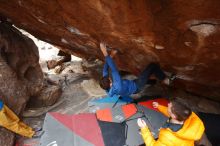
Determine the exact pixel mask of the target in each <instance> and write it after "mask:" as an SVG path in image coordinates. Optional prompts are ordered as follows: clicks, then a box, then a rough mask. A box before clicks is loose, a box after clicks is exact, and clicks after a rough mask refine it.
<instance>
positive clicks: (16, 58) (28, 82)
mask: <svg viewBox="0 0 220 146" xmlns="http://www.w3.org/2000/svg"><path fill="white" fill-rule="evenodd" d="M0 52H1V53H0V84H1V86H0V99H1V100H3V101H4V103H5V104H6V105H8V106H9V107H10V108H11V109H12V110H13V111H14V112H15V113H16V114H19V113H20V112H21V111H22V110H23V109H24V108H25V105H26V102H27V100H28V99H29V98H30V97H31V96H34V95H36V94H37V93H38V92H39V91H40V90H41V88H42V85H43V73H42V70H41V68H40V65H39V62H38V60H39V55H38V49H37V47H36V46H35V44H34V43H33V41H32V40H31V39H29V38H28V37H26V36H24V35H22V34H21V33H20V32H19V31H17V30H16V29H15V28H13V27H12V26H10V25H7V24H3V23H1V24H0ZM13 138H14V134H12V133H11V132H9V131H7V130H6V129H2V128H0V145H1V146H11V145H12V144H13Z"/></svg>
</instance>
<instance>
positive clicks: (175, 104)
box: [170, 98, 192, 121]
mask: <svg viewBox="0 0 220 146" xmlns="http://www.w3.org/2000/svg"><path fill="white" fill-rule="evenodd" d="M170 102H171V103H172V107H171V111H172V113H173V114H175V116H176V119H177V120H178V121H185V120H186V119H187V118H188V117H189V116H190V115H191V114H192V110H191V109H190V108H189V107H187V106H186V105H185V104H184V103H182V102H181V101H179V100H178V99H177V98H173V99H171V100H170Z"/></svg>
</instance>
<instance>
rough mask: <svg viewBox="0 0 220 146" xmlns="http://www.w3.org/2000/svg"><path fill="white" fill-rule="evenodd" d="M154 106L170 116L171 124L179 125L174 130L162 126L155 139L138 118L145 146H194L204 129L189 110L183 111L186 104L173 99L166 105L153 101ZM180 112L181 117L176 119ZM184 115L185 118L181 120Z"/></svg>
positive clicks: (201, 123) (197, 118)
mask: <svg viewBox="0 0 220 146" xmlns="http://www.w3.org/2000/svg"><path fill="white" fill-rule="evenodd" d="M155 104H156V105H155ZM179 106H180V107H179ZM154 107H155V108H158V109H159V111H160V112H162V113H163V114H164V115H165V116H167V117H170V119H171V124H172V121H174V124H175V125H179V127H180V128H179V129H177V131H175V130H173V129H172V128H169V127H162V128H161V129H160V132H159V136H158V139H157V140H155V139H154V138H153V136H152V134H151V132H150V130H149V129H148V127H147V126H146V123H145V122H144V121H143V120H141V119H138V125H139V127H141V135H142V138H143V140H144V142H145V144H146V146H194V142H195V141H197V140H200V138H201V137H202V135H203V133H204V130H205V128H204V125H203V122H202V121H201V120H200V118H199V117H198V116H197V115H196V114H195V113H194V112H191V110H190V112H189V111H188V112H186V111H184V108H187V107H186V106H184V105H182V104H181V103H180V102H177V101H176V100H173V101H171V102H170V103H169V104H168V107H164V106H161V105H159V104H158V103H154ZM184 112H185V113H184ZM181 114H182V117H180V119H178V118H177V117H178V115H179V116H181ZM184 116H185V120H183V119H184ZM181 120H182V121H181ZM175 121H177V122H175ZM178 122H179V123H178ZM176 123H178V124H176Z"/></svg>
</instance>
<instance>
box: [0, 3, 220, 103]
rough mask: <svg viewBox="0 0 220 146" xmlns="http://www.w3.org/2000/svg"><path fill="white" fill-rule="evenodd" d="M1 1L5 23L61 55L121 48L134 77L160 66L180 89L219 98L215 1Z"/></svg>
mask: <svg viewBox="0 0 220 146" xmlns="http://www.w3.org/2000/svg"><path fill="white" fill-rule="evenodd" d="M0 1H1V5H0V14H1V15H2V17H4V18H5V20H7V21H11V22H12V23H14V24H16V26H18V27H20V28H23V29H25V30H27V31H28V32H30V33H32V34H33V35H35V36H36V37H38V38H40V39H42V40H45V41H47V42H50V43H53V44H55V45H59V46H61V47H62V49H63V50H67V51H68V52H70V53H72V54H75V55H78V56H82V57H85V58H100V59H103V57H102V55H101V53H100V51H99V50H98V48H99V47H98V44H99V42H100V41H105V42H106V43H107V44H109V46H112V47H117V48H119V50H120V52H121V54H120V55H118V56H116V62H117V65H118V66H119V67H120V69H121V70H125V71H129V72H131V73H134V74H138V73H139V72H140V71H141V70H142V69H143V68H144V67H145V66H146V65H147V64H149V63H150V62H152V61H159V62H160V63H161V65H162V67H163V68H164V69H165V70H166V71H169V72H175V73H177V74H179V75H180V76H179V78H180V79H179V80H178V81H177V82H176V85H177V86H178V87H180V88H184V89H186V90H187V91H189V92H193V93H195V94H199V95H203V96H206V97H210V98H215V99H220V98H219V97H220V90H219V87H220V76H219V75H218V74H219V72H220V59H219V57H220V49H219V48H220V42H219V40H220V29H219V28H220V27H219V26H220V25H219V24H220V1H219V0H209V1H205V0H191V1H186V0H178V1H174V0H170V1H166V0H147V1H145V0H135V1H129V0H127V1H126V0H125V1H116V0H113V1H112V0H111V1H109V0H102V1H100V0H96V1H94V0H87V1H82V0H79V1H72V0H56V1H45V0H37V1H34V0H7V1H4V0H0ZM21 16H22V17H21ZM2 19H3V18H2Z"/></svg>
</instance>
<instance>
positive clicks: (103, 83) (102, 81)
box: [99, 77, 110, 90]
mask: <svg viewBox="0 0 220 146" xmlns="http://www.w3.org/2000/svg"><path fill="white" fill-rule="evenodd" d="M99 85H100V87H101V88H102V89H104V90H109V89H110V80H109V78H108V77H102V78H101V79H100V80H99Z"/></svg>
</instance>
